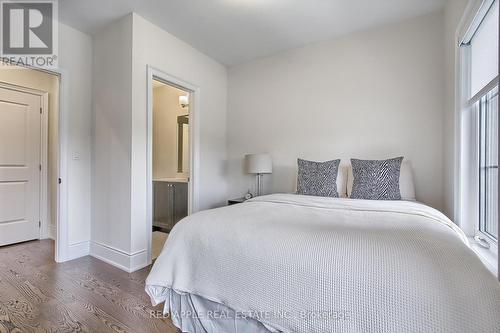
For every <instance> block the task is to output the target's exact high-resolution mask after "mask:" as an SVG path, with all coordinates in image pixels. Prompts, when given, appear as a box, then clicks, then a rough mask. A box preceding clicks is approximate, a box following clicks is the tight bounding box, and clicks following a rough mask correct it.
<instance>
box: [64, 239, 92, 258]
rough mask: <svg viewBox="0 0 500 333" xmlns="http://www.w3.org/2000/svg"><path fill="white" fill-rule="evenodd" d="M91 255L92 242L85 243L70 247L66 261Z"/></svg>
mask: <svg viewBox="0 0 500 333" xmlns="http://www.w3.org/2000/svg"><path fill="white" fill-rule="evenodd" d="M89 253H90V242H89V241H83V242H79V243H76V244H70V245H69V246H68V255H67V257H66V260H73V259H76V258H80V257H84V256H88V255H89Z"/></svg>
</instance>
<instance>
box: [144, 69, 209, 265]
mask: <svg viewBox="0 0 500 333" xmlns="http://www.w3.org/2000/svg"><path fill="white" fill-rule="evenodd" d="M153 79H156V80H159V81H162V82H164V83H166V84H169V85H172V86H174V87H177V88H179V89H182V90H184V91H187V92H189V93H190V94H189V153H190V163H189V165H190V166H191V167H190V168H189V182H188V214H192V213H194V212H197V211H198V207H199V205H198V204H199V195H198V192H199V191H198V184H199V177H198V175H199V148H198V147H199V146H200V145H199V140H200V135H199V133H200V124H199V114H200V109H199V106H200V103H199V101H200V88H199V87H198V86H196V85H194V84H191V83H189V82H186V81H184V80H182V79H180V78H178V77H175V76H173V75H170V74H167V73H165V72H162V71H161V70H158V69H156V68H154V67H152V66H149V65H148V66H147V79H146V84H147V109H146V110H147V111H146V112H147V148H146V151H147V158H146V163H147V165H146V170H147V171H146V173H147V175H146V188H147V195H146V228H147V229H146V235H147V249H146V255H147V264H151V261H152V260H151V246H152V231H153Z"/></svg>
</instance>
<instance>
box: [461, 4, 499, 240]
mask: <svg viewBox="0 0 500 333" xmlns="http://www.w3.org/2000/svg"><path fill="white" fill-rule="evenodd" d="M498 3H499V0H484V1H483V2H482V6H481V7H480V8H479V10H478V12H477V15H476V16H475V17H474V19H473V21H472V22H471V25H470V26H469V29H468V30H467V32H466V33H465V36H464V38H463V39H462V41H461V46H462V48H463V52H462V54H463V55H464V59H465V64H464V65H465V72H464V74H463V75H464V77H463V81H464V82H462V83H463V88H464V90H463V92H464V95H465V96H464V97H465V100H466V101H467V103H466V104H467V107H466V108H465V111H464V112H468V113H469V114H470V115H472V117H468V118H467V119H475V120H474V123H475V124H476V125H474V126H473V127H475V128H476V130H474V131H472V132H470V133H476V134H475V135H474V136H473V137H470V139H469V143H468V144H469V145H472V146H475V148H474V149H470V148H469V151H471V152H474V151H475V152H476V153H475V154H474V153H472V154H469V158H470V160H471V161H470V162H471V163H473V164H475V165H476V167H474V169H478V171H479V175H478V178H477V182H476V181H474V183H475V184H476V185H477V187H476V188H478V189H479V194H478V198H477V199H475V200H470V201H469V202H468V203H467V204H469V205H474V206H475V207H476V209H477V211H478V212H479V218H478V219H477V222H476V226H475V228H474V229H475V232H476V236H479V237H480V238H481V239H482V240H485V241H486V242H487V243H489V244H490V245H491V244H497V241H498V217H499V216H498V208H499V207H498V198H499V197H498V196H499V194H498V190H499V186H498V181H499V179H498V177H499V174H498V172H499V170H498V163H499V161H498V149H499V143H498V140H499V136H498V130H499V123H498V122H499V115H498V37H499V33H498V29H499V24H498V9H499V7H498V6H499V5H498ZM473 156H476V157H473ZM471 188H473V187H471ZM474 193H477V192H475V191H474ZM470 202H475V204H472V203H470ZM471 231H472V230H471Z"/></svg>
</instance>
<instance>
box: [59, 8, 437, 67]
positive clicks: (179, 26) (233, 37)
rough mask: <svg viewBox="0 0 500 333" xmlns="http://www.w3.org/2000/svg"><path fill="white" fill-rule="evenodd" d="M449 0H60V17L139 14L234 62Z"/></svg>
mask: <svg viewBox="0 0 500 333" xmlns="http://www.w3.org/2000/svg"><path fill="white" fill-rule="evenodd" d="M444 2H445V0H356V1H353V0H60V1H59V16H60V20H61V21H62V22H64V23H66V24H68V25H70V26H72V27H74V28H76V29H79V30H81V31H84V32H87V33H91V34H92V33H95V32H96V31H98V30H99V29H100V28H102V27H103V26H105V25H107V24H109V23H111V22H113V21H114V20H117V19H119V18H120V17H123V16H124V15H126V14H128V13H130V12H132V11H133V12H136V13H137V14H139V15H141V16H142V17H144V18H146V19H147V20H149V21H151V22H152V23H154V24H156V25H158V26H160V27H161V28H163V29H165V30H167V31H168V32H170V33H171V34H173V35H174V36H176V37H178V38H179V39H181V40H183V41H185V42H187V43H189V44H190V45H192V46H193V47H195V48H196V49H198V50H200V51H201V52H203V53H205V54H207V55H208V56H210V57H212V58H214V59H215V60H217V61H219V62H220V63H222V64H224V65H227V66H232V65H236V64H240V63H243V62H246V61H249V60H252V59H255V58H259V57H263V56H268V55H271V54H275V53H278V52H281V51H284V50H287V49H291V48H296V47H300V46H303V45H305V44H309V43H313V42H317V41H321V40H325V39H329V38H333V37H336V36H340V35H343V34H346V33H349V32H353V31H358V30H363V29H366V28H370V27H373V26H376V25H381V24H385V23H389V22H394V21H398V20H402V19H405V18H409V17H414V16H418V15H422V14H426V13H429V12H432V11H436V10H439V9H441V8H442V7H443V4H444Z"/></svg>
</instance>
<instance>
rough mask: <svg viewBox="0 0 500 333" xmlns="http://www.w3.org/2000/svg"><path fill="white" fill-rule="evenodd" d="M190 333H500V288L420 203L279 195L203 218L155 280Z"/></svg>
mask: <svg viewBox="0 0 500 333" xmlns="http://www.w3.org/2000/svg"><path fill="white" fill-rule="evenodd" d="M146 291H147V293H148V294H149V295H150V297H151V300H152V302H153V303H154V304H160V303H163V302H164V303H165V306H164V311H165V313H169V314H170V315H171V317H172V320H173V322H174V324H175V325H176V326H177V327H179V328H181V330H182V331H183V332H191V333H193V332H500V284H499V283H498V281H497V280H496V277H494V275H493V274H492V273H490V272H489V271H488V269H487V268H486V267H485V266H484V265H483V264H482V263H481V261H480V260H479V258H478V257H477V255H476V254H475V253H474V252H473V251H472V250H471V249H470V248H469V246H468V243H467V239H466V237H465V235H464V234H463V232H462V231H461V230H460V229H459V228H458V227H457V226H456V225H455V224H454V223H452V222H451V221H450V220H449V219H448V218H446V217H445V216H444V215H443V214H441V213H440V212H438V211H437V210H435V209H433V208H430V207H428V206H426V205H424V204H421V203H418V202H412V201H405V200H399V201H373V200H354V199H346V198H325V197H314V196H304V195H296V194H273V195H268V196H262V197H258V198H254V199H251V200H249V201H247V202H245V203H242V204H238V205H233V206H228V207H223V208H218V209H213V210H208V211H203V212H199V213H196V214H193V215H191V216H189V217H187V218H185V219H184V220H183V221H181V222H180V223H178V224H177V225H176V226H175V227H174V228H173V230H172V232H171V234H170V236H169V239H168V241H167V243H166V244H165V247H164V250H163V251H162V253H161V255H160V256H159V257H158V259H157V260H156V262H155V264H154V266H153V268H152V270H151V273H150V275H149V277H148V278H147V281H146Z"/></svg>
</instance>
